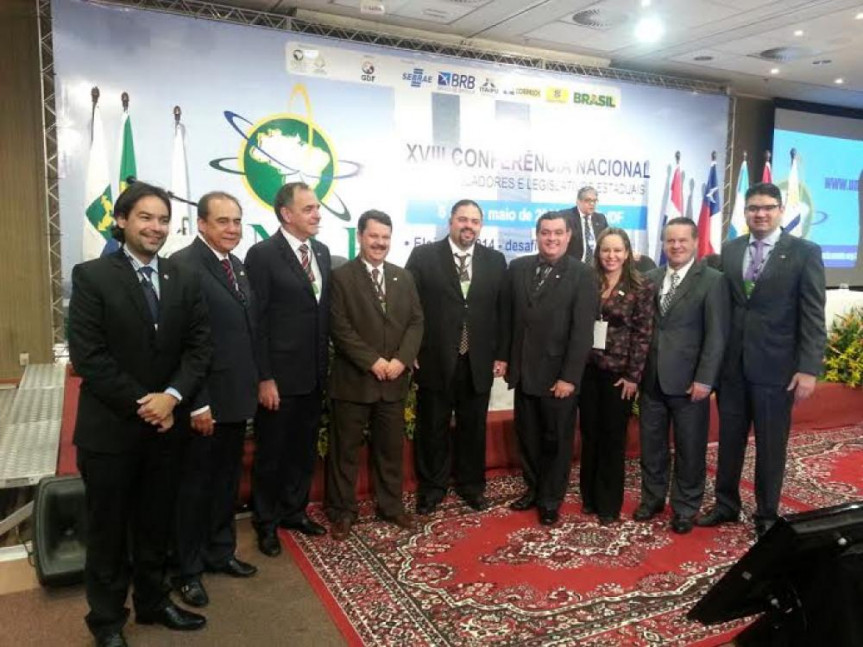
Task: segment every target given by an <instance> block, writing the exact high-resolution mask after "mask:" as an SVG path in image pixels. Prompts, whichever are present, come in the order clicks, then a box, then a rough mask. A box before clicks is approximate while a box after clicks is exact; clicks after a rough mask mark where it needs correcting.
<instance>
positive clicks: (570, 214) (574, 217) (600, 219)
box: [554, 207, 608, 260]
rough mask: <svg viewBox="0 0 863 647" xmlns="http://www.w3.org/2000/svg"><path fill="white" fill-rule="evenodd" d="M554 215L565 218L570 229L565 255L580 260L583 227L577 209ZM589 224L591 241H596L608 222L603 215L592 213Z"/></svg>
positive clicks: (582, 250) (581, 255)
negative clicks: (591, 229)
mask: <svg viewBox="0 0 863 647" xmlns="http://www.w3.org/2000/svg"><path fill="white" fill-rule="evenodd" d="M554 213H555V214H560V215H561V216H563V217H564V218H567V219H568V220H569V222H570V226H571V227H572V238H570V239H569V247H567V248H566V253H567V254H569V255H570V256H575V258H577V259H578V260H581V258H582V257H583V256H584V227H583V226H582V224H583V220H582V218H581V216H580V215H578V207H572V208H571V209H563V210H561V211H555V212H554ZM590 224H591V226H592V227H593V239H594V240H596V238H597V237H598V236H599V234H600V233H601V232H602V230H603V229H606V228H607V227H608V220H607V219H606V217H605V214H603V213H599V212H598V211H594V212H593V214H592V215H591V216H590Z"/></svg>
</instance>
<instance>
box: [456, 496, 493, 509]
mask: <svg viewBox="0 0 863 647" xmlns="http://www.w3.org/2000/svg"><path fill="white" fill-rule="evenodd" d="M462 498H463V499H464V502H465V503H467V504H468V505H469V506H470V507H471V508H473V509H474V510H476V511H477V512H481V511H482V510H488V505H489V503H488V499H486V498H485V495H484V494H477V495H476V496H465V497H462Z"/></svg>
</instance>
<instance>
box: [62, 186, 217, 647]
mask: <svg viewBox="0 0 863 647" xmlns="http://www.w3.org/2000/svg"><path fill="white" fill-rule="evenodd" d="M114 217H115V219H116V227H115V231H114V235H115V237H117V238H118V239H119V240H120V241H121V242H122V243H123V247H122V249H120V250H119V251H117V252H114V253H113V254H109V255H107V256H103V257H101V258H99V259H96V260H93V261H88V262H86V263H81V264H79V265H76V266H75V268H74V269H73V270H72V297H71V299H70V302H69V354H70V358H71V360H72V365H73V366H74V368H75V371H76V372H77V373H78V375H80V376H81V377H82V378H83V381H82V383H81V394H80V400H79V402H78V413H77V418H76V421H75V436H74V440H75V445H76V446H77V448H78V470H79V471H80V472H81V476H82V477H83V479H84V483H85V485H86V505H87V562H86V566H85V567H84V581H85V585H86V590H87V602H88V604H89V605H90V613H89V614H88V615H87V618H86V620H87V625H88V627H89V628H90V631H91V632H92V633H93V635H94V636H95V637H96V641H97V643H98V644H99V645H110V646H112V647H117V646H122V645H125V644H126V641H125V639H124V638H123V633H122V628H123V625H124V624H125V622H126V618H127V616H128V614H129V611H128V609H126V608H125V602H126V596H127V594H128V591H129V583H130V581H131V583H132V584H133V587H134V593H133V596H132V598H133V602H134V606H135V617H136V621H137V622H138V623H143V624H152V623H159V624H162V625H165V626H166V627H168V628H170V629H186V630H188V629H199V628H201V627H203V626H204V624H205V619H204V617H203V616H200V615H198V614H194V613H190V612H188V611H185V610H184V609H181V608H179V607H177V606H175V605H174V604H173V603H172V602H171V599H170V597H169V590H168V589H167V588H166V587H165V586H164V584H163V580H164V576H165V559H166V554H167V548H168V541H169V537H170V531H171V518H172V511H173V504H174V495H175V493H176V482H177V480H176V478H175V475H176V473H177V471H178V470H177V467H178V463H179V458H180V442H181V438H182V432H181V430H177V429H175V425H174V422H175V420H176V421H177V422H180V421H182V420H183V419H185V420H188V415H189V408H188V402H189V400H190V399H191V398H192V397H193V396H194V394H195V391H196V390H197V389H198V387H199V385H200V384H201V382H202V381H203V378H204V374H205V373H206V370H207V366H208V364H209V361H210V354H211V350H210V342H209V335H210V332H209V328H208V326H207V311H206V306H205V304H204V301H203V298H202V296H201V291H200V286H199V284H198V280H197V277H195V275H194V274H193V273H191V272H188V271H186V270H185V268H181V267H180V266H179V265H178V264H176V263H174V262H173V261H171V260H170V259H166V258H160V257H159V256H158V255H157V254H158V252H159V250H160V249H161V248H162V245H163V244H164V243H165V239H166V238H167V236H168V231H169V228H170V221H171V201H170V199H169V198H168V195H167V194H166V193H165V191H164V190H162V189H159V188H156V187H154V186H150V185H149V184H145V183H144V182H136V183H134V184H132V185H131V186H129V188H127V189H126V190H125V191H123V193H121V194H120V196H119V197H118V198H117V202H116V204H115V205H114ZM130 558H131V559H130Z"/></svg>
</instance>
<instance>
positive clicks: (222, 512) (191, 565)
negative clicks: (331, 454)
mask: <svg viewBox="0 0 863 647" xmlns="http://www.w3.org/2000/svg"><path fill="white" fill-rule="evenodd" d="M242 219H243V212H242V208H241V207H240V203H239V202H238V201H237V199H236V198H235V197H233V196H232V195H229V194H227V193H222V192H219V191H216V192H213V193H208V194H206V195H205V196H203V197H202V198H201V199H200V200H199V201H198V237H197V238H196V239H195V240H194V242H192V244H191V245H189V246H188V247H186V248H184V249H182V250H180V251H179V252H177V253H176V254H174V255H173V256H172V257H171V258H172V260H175V261H177V262H178V263H180V264H181V265H182V266H183V267H187V268H189V270H190V271H192V272H195V273H196V274H197V275H198V276H199V277H200V281H201V289H202V291H203V293H204V300H205V301H206V303H207V310H208V312H209V315H210V317H209V322H210V331H211V335H212V342H213V347H214V355H213V361H212V363H211V365H210V370H209V371H208V373H207V379H206V381H205V383H204V386H202V387H201V389H200V390H199V391H198V394H197V396H196V397H195V398H194V401H193V403H192V412H191V426H192V430H193V432H195V433H193V434H191V435H190V436H189V439H188V440H187V442H186V447H185V449H184V458H183V471H182V474H181V477H180V492H179V497H178V500H177V529H176V537H175V544H176V556H177V560H178V562H179V568H178V575H177V577H176V578H175V580H174V586H175V587H176V588H177V589H178V590H179V592H180V595H181V596H182V598H183V601H184V602H186V603H187V604H190V605H192V606H195V607H202V606H205V605H206V604H207V603H208V602H209V598H208V596H207V591H206V589H205V588H204V585H203V584H202V582H201V574H202V573H203V572H204V570H208V571H210V572H217V573H226V574H227V575H231V576H233V577H250V576H252V575H254V574H255V572H256V571H257V569H256V568H255V567H254V566H252V565H251V564H247V563H245V562H243V561H241V560H239V559H237V558H236V556H235V555H234V552H235V551H236V548H237V535H236V528H235V526H234V511H235V508H236V503H237V491H238V489H239V485H240V470H241V463H242V458H243V449H244V444H245V437H246V421H247V420H249V419H250V418H252V417H253V416H254V415H255V409H256V406H257V403H258V370H257V367H256V366H255V353H254V345H253V338H254V326H253V323H252V322H253V317H254V311H253V309H252V290H251V287H250V286H249V279H248V278H247V277H246V271H245V268H244V267H243V264H242V263H241V262H240V259H238V258H237V257H236V256H234V255H233V254H231V251H232V250H233V249H234V248H235V247H236V246H237V245H238V244H239V242H240V239H241V238H242V231H243V221H242Z"/></svg>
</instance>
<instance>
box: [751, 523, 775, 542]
mask: <svg viewBox="0 0 863 647" xmlns="http://www.w3.org/2000/svg"><path fill="white" fill-rule="evenodd" d="M774 523H776V522H775V521H774V520H773V519H756V520H755V534H756V535H758V538H759V539H760V538H761V537H763V536H764V535H766V534H767V531H768V530H770V529H771V528H772V527H773V524H774Z"/></svg>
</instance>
